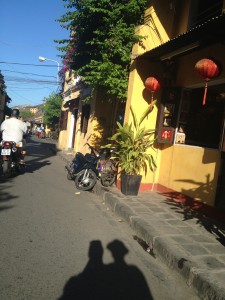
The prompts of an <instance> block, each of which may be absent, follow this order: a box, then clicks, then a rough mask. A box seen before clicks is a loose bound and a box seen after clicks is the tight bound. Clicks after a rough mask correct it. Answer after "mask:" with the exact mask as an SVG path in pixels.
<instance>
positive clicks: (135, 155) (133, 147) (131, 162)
mask: <svg viewBox="0 0 225 300" xmlns="http://www.w3.org/2000/svg"><path fill="white" fill-rule="evenodd" d="M155 103H156V100H155V101H153V106H152V107H151V106H149V107H148V108H147V110H146V111H145V112H144V113H143V115H142V116H141V118H140V120H139V121H138V120H137V117H136V115H135V114H134V111H133V109H132V107H131V114H132V117H133V124H132V123H131V124H127V123H126V124H124V125H123V126H122V125H121V124H120V123H119V122H117V126H118V128H117V130H116V133H115V134H114V135H113V136H112V137H111V138H109V140H111V141H112V143H111V144H108V145H106V146H104V147H114V148H115V149H116V152H115V155H114V158H115V159H116V160H117V162H118V167H120V169H121V172H125V173H126V174H128V175H137V174H140V173H141V171H142V170H144V172H145V174H146V173H147V167H148V166H149V168H150V170H152V171H153V170H154V168H156V164H155V160H154V157H153V155H152V154H150V153H149V152H148V150H150V148H151V149H153V143H154V141H155V138H154V134H155V130H153V129H146V128H145V127H141V124H142V122H143V121H144V120H145V119H146V118H147V116H148V115H149V114H150V113H151V111H152V110H153V107H154V105H155Z"/></svg>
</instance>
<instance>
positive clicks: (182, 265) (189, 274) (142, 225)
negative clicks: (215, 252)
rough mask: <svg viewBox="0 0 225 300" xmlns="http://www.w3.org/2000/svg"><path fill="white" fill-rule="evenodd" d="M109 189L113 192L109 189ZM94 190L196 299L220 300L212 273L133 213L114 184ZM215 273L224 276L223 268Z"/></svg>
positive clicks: (223, 293)
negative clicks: (194, 294)
mask: <svg viewBox="0 0 225 300" xmlns="http://www.w3.org/2000/svg"><path fill="white" fill-rule="evenodd" d="M112 189H113V192H111V191H110V190H112ZM95 192H96V194H97V195H98V196H99V197H101V198H102V199H103V201H104V202H105V204H106V206H107V207H109V208H110V209H111V210H112V211H113V212H114V213H115V214H116V215H117V216H119V217H120V218H121V219H123V220H124V221H126V222H127V223H128V224H129V226H130V227H131V228H132V230H133V231H134V232H135V234H136V235H137V237H138V238H140V239H142V240H144V241H145V242H146V243H147V244H148V245H149V247H150V248H153V251H154V254H155V255H156V257H158V258H159V259H160V260H161V261H162V262H163V263H165V264H166V265H167V266H168V267H169V268H171V269H172V270H174V271H176V272H177V273H179V274H180V275H181V276H182V277H183V278H184V280H185V282H186V284H187V285H188V286H192V287H193V288H194V289H195V290H196V292H197V294H198V295H199V297H200V299H204V300H214V299H215V300H224V299H225V288H224V285H222V284H220V281H218V280H217V279H216V278H215V273H208V272H206V270H205V269H203V268H201V267H200V266H199V264H198V262H197V261H192V259H191V257H190V256H187V254H186V253H185V251H181V249H179V248H178V247H177V246H176V245H175V244H174V241H173V240H172V239H170V238H166V237H165V238H164V237H161V236H160V235H161V234H160V232H159V231H158V230H157V229H156V228H155V227H154V226H151V224H149V223H148V222H146V221H145V220H143V219H142V218H141V217H139V216H137V215H136V214H135V213H134V211H133V210H132V209H131V208H130V207H129V206H128V205H126V203H125V201H124V200H126V197H125V196H123V195H122V194H121V193H119V191H118V190H117V189H116V188H110V189H108V188H104V187H101V186H100V185H99V184H97V185H96V186H95ZM218 276H220V277H221V278H225V277H224V276H225V270H224V271H222V272H218Z"/></svg>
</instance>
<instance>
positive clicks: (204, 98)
mask: <svg viewBox="0 0 225 300" xmlns="http://www.w3.org/2000/svg"><path fill="white" fill-rule="evenodd" d="M207 89H208V85H207V82H206V83H205V92H204V97H203V102H202V105H205V103H206V94H207Z"/></svg>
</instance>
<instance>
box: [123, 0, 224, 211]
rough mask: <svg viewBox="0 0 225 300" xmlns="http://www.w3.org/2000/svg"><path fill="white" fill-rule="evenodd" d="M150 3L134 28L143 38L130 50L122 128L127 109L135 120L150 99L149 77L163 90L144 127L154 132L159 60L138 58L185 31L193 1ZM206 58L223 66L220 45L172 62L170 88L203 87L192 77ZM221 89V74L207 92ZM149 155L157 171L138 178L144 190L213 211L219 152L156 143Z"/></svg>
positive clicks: (222, 76) (159, 69)
mask: <svg viewBox="0 0 225 300" xmlns="http://www.w3.org/2000/svg"><path fill="white" fill-rule="evenodd" d="M150 3H151V4H150V6H149V7H148V9H147V10H146V13H145V24H144V25H143V26H139V27H138V28H137V33H138V34H140V35H142V36H145V37H146V38H145V39H144V40H143V42H142V43H140V44H139V45H135V46H134V47H133V51H132V55H131V72H130V77H129V87H128V99H127V104H126V112H125V122H130V121H131V114H130V106H131V105H132V107H134V108H135V112H136V114H137V116H140V115H141V113H142V112H143V111H144V110H145V109H146V107H147V105H148V103H149V101H150V98H151V94H150V92H149V91H147V90H146V89H145V86H144V82H145V79H146V78H147V77H151V76H153V77H155V78H157V79H158V80H159V82H160V84H161V89H160V91H159V92H157V93H155V95H154V98H155V99H157V105H156V107H155V108H154V110H153V113H152V114H151V115H150V118H149V119H148V120H146V121H145V123H144V126H145V127H147V128H156V121H157V113H158V109H159V106H160V102H161V98H162V93H163V89H164V83H163V70H164V69H163V60H162V59H161V60H159V61H151V60H150V59H149V60H148V59H147V58H145V59H141V56H142V54H144V53H146V52H147V51H150V50H152V49H155V48H157V47H158V48H160V46H161V45H162V44H164V43H166V42H167V41H169V40H173V39H174V38H176V37H177V36H179V35H181V36H182V34H184V33H186V32H187V31H188V19H189V13H190V5H191V1H183V3H180V5H179V7H176V8H175V7H174V6H173V3H174V2H173V1H162V0H161V1H150ZM178 38H179V37H178ZM165 54H166V53H165ZM208 56H215V57H216V58H217V59H218V60H219V61H220V62H221V63H222V65H223V66H225V56H224V47H223V46H221V44H212V45H210V44H209V45H208V46H207V47H205V48H204V47H203V48H202V49H197V51H194V52H192V53H190V54H188V53H187V54H185V55H183V56H180V57H178V58H177V59H176V63H177V66H178V67H177V73H176V78H175V82H174V83H173V86H179V87H181V88H194V87H204V82H203V80H202V78H200V77H198V76H196V71H195V68H194V67H195V64H196V62H197V61H198V60H200V59H202V58H204V57H208ZM221 83H225V72H224V70H223V72H222V73H221V74H220V77H219V78H218V79H215V80H212V81H211V82H210V83H209V86H212V85H215V84H221ZM153 154H154V156H155V159H156V162H157V170H156V171H155V173H152V172H151V171H150V170H149V172H148V174H147V176H145V175H144V174H142V175H143V178H142V184H143V185H146V187H147V188H146V189H154V188H156V189H157V186H159V185H160V186H163V187H165V188H168V189H171V190H173V191H176V192H178V193H182V194H184V195H187V196H189V197H191V198H193V199H195V200H199V201H201V202H204V203H206V204H209V205H211V206H214V205H215V198H216V192H217V185H218V178H219V175H220V168H221V152H220V151H219V149H210V148H203V147H197V146H189V145H176V144H172V145H168V144H163V143H158V142H157V141H156V143H155V152H153Z"/></svg>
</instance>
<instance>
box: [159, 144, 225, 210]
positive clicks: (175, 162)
mask: <svg viewBox="0 0 225 300" xmlns="http://www.w3.org/2000/svg"><path fill="white" fill-rule="evenodd" d="M219 169H220V152H219V150H213V149H207V148H201V147H194V146H185V145H174V146H170V147H169V146H166V145H165V146H164V149H163V151H162V153H161V164H160V176H159V181H158V183H160V184H162V185H163V186H166V187H169V188H171V189H173V190H175V191H178V192H181V193H183V194H184V195H187V196H190V197H192V198H195V199H196V200H201V201H203V202H205V203H207V204H210V205H213V204H214V199H215V193H216V188H215V187H216V184H217V177H218V172H219Z"/></svg>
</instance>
